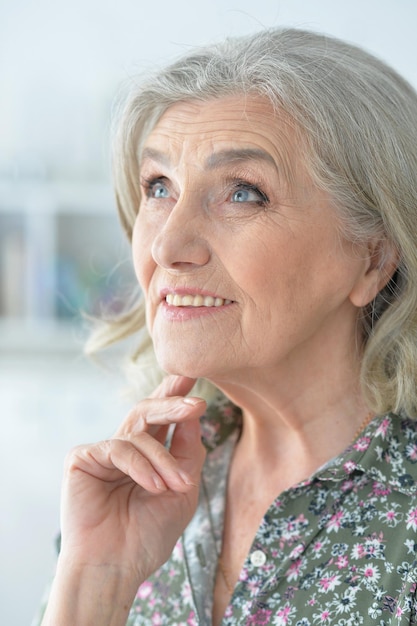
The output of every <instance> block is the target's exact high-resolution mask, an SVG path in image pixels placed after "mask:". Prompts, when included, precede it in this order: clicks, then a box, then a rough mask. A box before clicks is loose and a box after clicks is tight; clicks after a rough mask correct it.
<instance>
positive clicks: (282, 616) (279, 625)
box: [268, 604, 293, 626]
mask: <svg viewBox="0 0 417 626" xmlns="http://www.w3.org/2000/svg"><path fill="white" fill-rule="evenodd" d="M292 612H293V608H292V607H291V606H289V605H288V604H286V605H285V606H284V607H283V608H282V609H280V610H279V611H278V612H277V614H276V616H275V618H274V624H275V625H276V626H285V624H288V620H289V619H290V617H291V613H292ZM268 623H269V622H268Z"/></svg>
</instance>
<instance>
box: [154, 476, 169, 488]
mask: <svg viewBox="0 0 417 626" xmlns="http://www.w3.org/2000/svg"><path fill="white" fill-rule="evenodd" d="M152 480H153V482H154V484H155V487H156V488H157V489H158V490H159V491H166V490H167V486H166V484H165V483H164V482H163V481H162V479H161V478H160V477H159V476H158V475H157V474H154V475H153V476H152Z"/></svg>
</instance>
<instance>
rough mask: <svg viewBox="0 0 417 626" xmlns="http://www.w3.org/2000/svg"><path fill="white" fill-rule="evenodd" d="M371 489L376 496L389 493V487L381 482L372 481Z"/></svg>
mask: <svg viewBox="0 0 417 626" xmlns="http://www.w3.org/2000/svg"><path fill="white" fill-rule="evenodd" d="M372 491H373V493H374V494H375V495H376V496H388V495H389V494H390V493H391V489H390V488H389V487H388V486H386V485H383V484H382V483H374V484H373V485H372Z"/></svg>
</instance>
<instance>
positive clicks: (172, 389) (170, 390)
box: [150, 375, 196, 398]
mask: <svg viewBox="0 0 417 626" xmlns="http://www.w3.org/2000/svg"><path fill="white" fill-rule="evenodd" d="M195 382H196V379H195V378H188V377H187V376H175V375H170V376H166V378H164V380H163V381H162V383H161V384H160V385H158V387H157V388H156V389H155V391H153V393H152V394H151V395H150V397H151V398H166V397H170V396H186V395H187V393H189V392H190V391H191V389H192V388H193V386H194V385H195Z"/></svg>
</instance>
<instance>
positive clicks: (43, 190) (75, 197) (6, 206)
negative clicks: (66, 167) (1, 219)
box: [0, 180, 116, 215]
mask: <svg viewBox="0 0 417 626" xmlns="http://www.w3.org/2000/svg"><path fill="white" fill-rule="evenodd" d="M10 211H18V212H22V211H23V212H24V213H29V212H32V211H34V212H35V213H50V214H53V215H54V214H56V213H60V212H63V213H65V212H70V213H99V214H103V213H107V214H108V213H115V212H116V209H115V203H114V195H113V190H112V187H111V185H110V184H108V183H104V182H89V183H82V182H71V181H48V182H43V181H23V182H22V181H19V182H13V181H4V180H3V181H2V180H0V214H1V213H4V212H10Z"/></svg>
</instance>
